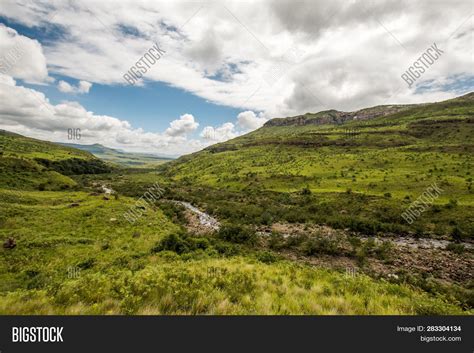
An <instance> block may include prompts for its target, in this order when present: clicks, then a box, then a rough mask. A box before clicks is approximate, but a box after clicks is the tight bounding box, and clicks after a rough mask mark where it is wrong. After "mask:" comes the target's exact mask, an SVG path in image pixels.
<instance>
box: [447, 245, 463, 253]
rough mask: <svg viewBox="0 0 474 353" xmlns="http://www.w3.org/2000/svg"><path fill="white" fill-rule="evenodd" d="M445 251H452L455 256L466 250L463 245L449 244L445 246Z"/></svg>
mask: <svg viewBox="0 0 474 353" xmlns="http://www.w3.org/2000/svg"><path fill="white" fill-rule="evenodd" d="M446 250H448V251H452V252H454V253H456V254H462V253H463V252H464V251H465V250H466V248H465V247H464V245H463V244H455V243H449V244H448V245H446Z"/></svg>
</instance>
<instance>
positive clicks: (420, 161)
mask: <svg viewBox="0 0 474 353" xmlns="http://www.w3.org/2000/svg"><path fill="white" fill-rule="evenodd" d="M378 108H379V109H381V108H380V107H378ZM304 117H306V116H304ZM304 117H303V118H304ZM308 119H309V118H308ZM300 120H301V119H300ZM300 120H299V124H303V123H304V122H303V123H302V122H301V121H300ZM310 120H311V119H310ZM290 121H291V120H290ZM473 122H474V94H469V95H467V96H464V97H460V98H457V99H454V100H450V101H446V102H441V103H434V104H428V105H419V106H409V107H408V108H406V109H401V110H400V111H398V112H396V113H393V114H388V115H381V116H379V117H374V118H372V119H370V120H360V121H359V120H348V121H346V122H345V123H343V124H340V125H334V124H323V125H318V124H309V125H288V126H273V125H274V123H273V121H270V122H269V123H267V125H269V126H265V127H263V128H261V129H259V130H256V131H254V132H252V133H250V134H247V135H244V136H242V137H238V138H236V139H233V140H230V141H227V142H224V143H220V144H217V145H214V146H211V147H209V148H207V149H205V150H203V151H201V152H197V153H195V154H193V155H189V156H184V157H181V158H179V159H178V160H176V161H173V162H170V163H167V164H166V165H163V166H162V170H163V177H164V178H165V180H166V182H167V183H172V182H174V183H175V184H174V185H173V186H172V187H171V189H172V190H174V191H175V193H176V194H178V197H179V196H180V195H179V194H181V197H183V198H185V199H188V200H190V199H196V201H199V202H200V203H201V204H203V205H204V206H205V207H206V208H207V209H208V210H209V211H211V213H214V214H216V215H217V216H219V217H223V218H225V219H230V220H232V221H238V219H240V220H241V221H242V222H245V223H257V224H258V223H260V224H262V223H265V222H267V221H268V220H270V221H279V220H284V221H288V222H315V223H319V224H321V223H325V224H330V225H331V226H333V227H337V228H351V229H353V230H355V231H361V232H364V233H368V234H375V233H377V232H380V231H383V232H393V233H407V232H409V233H412V234H413V233H416V232H417V230H420V229H421V231H422V233H423V235H425V236H428V235H429V236H448V235H449V234H450V233H451V232H452V230H453V228H454V227H458V228H459V229H460V234H462V237H463V238H472V237H473V236H474V217H473V215H474V197H473V192H474V191H473V190H472V170H474V168H473V151H474V124H473ZM278 123H279V122H278ZM348 129H349V130H350V131H351V133H350V134H348V133H347V131H348ZM353 131H356V132H357V133H356V135H354V134H353V133H352V132H353ZM433 183H436V185H437V186H438V187H439V188H440V189H442V191H443V192H442V193H441V195H440V196H439V198H437V199H435V200H434V205H433V206H432V207H428V208H427V210H426V211H425V212H424V213H423V215H422V216H421V217H418V219H417V220H416V221H415V222H413V224H408V223H407V222H406V221H405V220H404V219H403V218H402V217H401V214H402V213H403V211H404V210H405V209H406V208H408V206H409V205H410V204H411V203H412V202H413V201H415V200H416V199H417V198H418V197H419V196H421V195H422V194H423V192H424V191H425V190H426V189H427V188H428V187H429V186H430V185H431V184H433ZM197 186H198V187H200V188H197ZM262 207H263V209H264V210H265V212H261V211H260V210H262Z"/></svg>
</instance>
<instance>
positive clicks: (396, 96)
mask: <svg viewBox="0 0 474 353" xmlns="http://www.w3.org/2000/svg"><path fill="white" fill-rule="evenodd" d="M225 5H226V7H223V6H222V5H221V4H220V3H219V2H212V3H206V4H205V5H204V6H203V5H202V4H201V3H186V2H179V1H178V2H158V3H156V2H150V1H146V0H133V1H132V0H122V1H120V3H119V5H117V3H116V2H111V1H102V2H96V1H92V0H84V1H81V2H75V3H74V5H71V4H70V3H69V2H60V1H55V2H51V3H49V4H46V3H45V2H31V3H28V5H27V6H26V5H25V6H21V4H20V3H17V2H16V1H14V0H3V1H2V6H1V8H0V15H3V16H6V17H8V18H10V19H12V20H13V21H18V22H20V23H22V24H24V25H26V26H29V27H32V26H37V28H39V29H40V30H42V29H48V30H55V31H58V32H59V34H60V35H58V36H55V38H54V40H48V41H46V42H44V46H43V48H41V45H40V44H39V43H38V42H37V41H36V40H32V39H29V38H26V37H24V36H21V35H19V34H18V33H17V32H16V31H14V30H13V29H9V28H7V27H5V26H3V25H0V50H1V51H0V52H1V53H2V54H0V59H1V58H2V57H4V56H3V55H4V53H7V52H9V51H11V50H13V49H12V48H14V47H15V45H17V44H18V43H20V44H21V47H22V48H23V47H25V48H27V50H26V52H27V55H23V56H21V58H20V59H19V61H18V63H19V65H17V64H16V63H15V65H10V66H11V67H9V69H8V71H7V70H5V71H4V72H5V73H6V74H8V75H9V76H12V77H14V78H16V79H22V80H26V81H27V82H43V83H44V82H47V81H48V71H47V69H46V60H47V64H48V68H49V70H50V73H52V74H60V75H64V76H67V77H71V78H73V79H76V80H79V81H84V82H92V83H97V84H105V85H117V84H126V83H125V82H124V80H123V78H122V76H123V74H124V73H126V72H127V71H128V69H129V68H130V66H131V65H133V64H135V63H136V61H137V60H138V59H139V58H140V57H142V55H143V54H144V53H145V52H146V51H147V50H148V49H149V48H150V47H151V46H152V45H154V43H159V46H160V48H163V49H164V50H165V51H166V53H165V54H164V55H163V57H162V58H161V59H160V60H159V61H158V62H157V63H156V64H154V65H153V66H151V67H150V68H149V70H148V71H147V72H146V74H145V76H144V81H143V82H142V83H141V84H144V85H146V84H147V82H148V81H155V82H158V81H159V82H164V83H166V84H169V85H170V86H172V87H175V88H180V89H183V90H186V91H188V92H191V93H193V94H195V95H197V96H199V97H201V98H203V99H205V100H207V101H209V102H214V103H217V104H220V105H226V106H231V107H236V108H239V109H241V110H243V111H244V112H243V113H241V115H239V116H238V117H237V121H236V122H235V125H234V124H233V123H230V124H232V125H233V127H232V129H231V128H230V126H229V125H227V126H226V127H224V125H225V124H222V125H219V124H220V123H217V124H216V125H218V126H217V127H212V126H209V129H208V127H207V126H206V127H205V128H204V129H203V132H204V131H208V133H207V134H210V133H209V131H212V134H211V135H213V136H216V139H215V140H214V139H209V138H206V137H205V136H203V138H204V139H205V140H206V141H208V142H209V141H211V140H212V141H221V140H222V139H223V137H221V136H233V135H234V134H236V135H237V134H240V133H242V132H243V131H247V130H251V129H255V128H258V127H259V126H261V124H263V123H264V122H265V119H266V117H277V116H280V117H282V116H290V115H295V114H302V113H306V112H308V111H311V112H316V111H320V110H324V109H331V108H334V109H339V110H356V109H359V108H363V107H368V106H373V105H378V104H389V103H417V102H426V101H435V100H436V101H439V100H442V99H447V98H451V97H453V96H455V95H459V94H461V93H463V92H459V91H455V90H454V89H451V90H447V89H446V87H447V86H453V85H451V84H450V85H443V83H451V82H452V80H453V77H468V78H469V77H472V76H474V65H472V55H473V50H474V49H473V46H472V40H473V32H474V31H473V27H472V17H470V20H469V16H471V14H472V6H471V3H470V2H466V1H462V0H453V1H449V2H448V1H446V2H429V1H421V2H413V1H408V0H401V1H399V0H384V1H377V2H367V1H364V0H354V1H351V2H343V1H342V0H336V1H330V0H327V1H318V2H317V3H315V2H313V1H299V2H297V3H294V2H291V1H290V0H287V1H277V2H275V1H259V2H254V3H242V2H238V1H229V2H226V4H225ZM198 10H199V11H198ZM104 27H105V28H104ZM123 28H129V29H133V30H132V31H124V30H123ZM433 42H436V43H437V44H438V46H439V47H440V48H441V49H443V50H444V52H445V54H443V56H442V57H441V58H440V59H439V60H438V61H437V62H436V63H435V64H434V65H433V66H431V67H430V68H429V70H428V71H427V72H426V73H425V74H424V75H423V77H422V78H420V80H419V82H418V83H420V84H421V83H422V82H424V83H427V82H432V81H431V80H433V82H432V83H430V84H429V86H430V89H426V90H418V91H417V90H416V87H412V88H408V87H407V86H406V84H405V82H404V81H403V80H402V79H401V77H400V76H401V74H402V73H403V72H404V71H405V70H406V69H407V68H408V67H409V66H410V65H412V64H413V62H414V61H415V60H416V59H417V58H418V57H419V56H420V55H421V54H422V53H423V52H424V51H425V50H426V48H428V47H429V46H430V45H431V44H432V43H433ZM290 50H296V51H297V52H301V53H304V54H303V55H301V56H298V60H295V62H291V63H290V65H286V66H285V69H284V70H282V71H281V72H279V73H278V74H279V77H278V80H277V81H275V82H274V83H273V84H269V83H267V82H266V81H265V80H264V77H263V76H264V75H265V73H266V72H268V71H269V70H272V68H275V67H279V65H281V60H282V58H284V57H285V54H288V53H289V51H290ZM43 53H44V54H43ZM45 57H46V59H45ZM4 60H5V59H4ZM3 62H5V61H3ZM4 79H5V80H8V79H6V78H4ZM466 82H470V86H469V84H467V85H466V87H465V88H464V90H465V91H468V90H472V89H473V87H472V80H470V81H469V80H466ZM59 85H60V87H62V89H63V90H66V91H70V92H71V93H73V92H74V91H75V90H77V93H79V90H82V91H84V92H86V91H87V87H85V86H83V87H82V88H81V84H80V83H79V85H78V86H77V87H75V86H73V85H70V84H68V85H65V84H63V83H60V84H59ZM454 86H455V85H454ZM89 88H90V87H89ZM23 89H26V88H23ZM60 89H61V88H60ZM14 91H15V92H17V94H24V91H23V90H22V89H19V88H18V87H17V88H16V89H14ZM8 96H9V98H11V99H12V101H14V102H17V103H19V104H20V103H21V104H23V105H22V106H17V107H15V106H11V105H10V104H9V103H8V102H7V103H5V104H3V103H2V106H1V107H0V108H1V109H2V111H4V113H5V114H6V115H5V116H8V114H7V113H9V112H12V111H13V113H15V112H16V113H18V111H20V112H21V114H26V116H28V119H31V122H25V125H24V126H30V125H31V126H35V124H39V125H41V126H42V127H44V128H45V129H46V128H47V127H48V124H49V125H50V126H52V127H55V126H57V125H58V124H60V122H58V121H57V119H56V115H53V116H51V117H48V118H46V117H45V118H44V119H42V118H40V117H36V116H35V115H34V114H33V111H34V109H37V108H38V106H37V104H36V105H35V102H36V103H38V102H37V101H38V99H39V98H41V99H40V100H43V101H45V102H47V98H46V97H44V95H42V94H41V93H39V92H36V94H35V95H34V96H35V97H36V99H35V98H33V99H31V100H30V101H28V102H27V101H24V97H13V96H11V95H10V94H9V95H8ZM2 102H4V100H2ZM45 104H46V103H45ZM45 104H40V106H41V107H43V109H42V110H43V113H44V112H45V111H48V110H49V109H53V111H55V110H56V108H57V109H59V107H58V106H52V105H50V104H49V103H47V104H46V105H45ZM48 105H49V109H47V108H44V107H45V106H48ZM71 107H72V106H71V103H67V108H68V109H69V110H71V109H72V108H71ZM77 109H78V108H77ZM253 112H263V113H259V114H258V115H257V114H255V113H253ZM21 114H20V116H21ZM84 114H86V115H87V114H88V112H86V113H84V112H82V113H81V114H80V115H81V116H83V115H84ZM91 114H92V113H91ZM39 115H41V114H39ZM20 116H17V117H16V119H21V117H20ZM94 116H95V115H94ZM2 119H4V118H3V115H2ZM48 119H49V120H48ZM187 119H189V118H186V119H184V120H182V119H181V118H180V119H178V120H175V121H174V122H172V123H171V125H170V127H169V129H167V130H166V132H164V133H162V134H159V136H158V141H160V142H159V143H160V144H167V145H166V146H167V147H166V148H168V149H170V150H171V149H173V148H176V151H183V150H193V149H196V148H199V146H200V144H201V142H199V141H195V140H187V139H186V134H188V133H190V132H193V131H195V130H196V129H197V127H198V123H197V122H196V121H194V118H193V119H192V121H187ZM98 120H101V119H98ZM32 128H33V127H32ZM38 128H39V127H35V129H38ZM219 128H223V130H220V132H219V133H218V132H217V130H218V129H219ZM117 129H118V130H119V131H117V132H116V133H115V132H113V133H112V135H113V139H112V140H111V142H113V143H115V144H118V143H119V142H120V143H123V144H125V145H127V146H134V147H133V148H135V147H136V146H139V145H140V144H143V142H144V141H145V140H149V141H154V138H155V137H156V136H155V134H151V135H150V133H147V132H144V131H141V130H134V129H133V128H117ZM206 129H207V130H206ZM210 129H212V130H210ZM237 129H238V130H237ZM114 131H115V130H114ZM91 136H92V133H91ZM137 136H138V137H137ZM134 141H135V142H134ZM176 141H180V143H181V144H182V145H179V143H177V142H176ZM183 141H188V142H186V143H184V142H183ZM189 141H193V142H189ZM157 143H158V142H157ZM142 146H143V145H142Z"/></svg>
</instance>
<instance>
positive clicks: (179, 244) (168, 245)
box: [151, 233, 190, 254]
mask: <svg viewBox="0 0 474 353" xmlns="http://www.w3.org/2000/svg"><path fill="white" fill-rule="evenodd" d="M165 250H168V251H173V252H175V253H177V254H183V253H186V252H189V251H190V246H189V242H188V241H187V240H186V239H183V238H182V237H181V236H180V235H178V234H174V233H173V234H169V235H168V236H166V237H164V238H163V239H162V240H161V241H160V242H158V244H156V245H155V246H154V247H153V248H152V249H151V251H152V252H153V253H157V252H161V251H165Z"/></svg>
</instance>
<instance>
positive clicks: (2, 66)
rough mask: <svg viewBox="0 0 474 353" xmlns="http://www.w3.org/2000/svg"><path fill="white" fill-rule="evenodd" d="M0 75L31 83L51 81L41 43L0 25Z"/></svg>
mask: <svg viewBox="0 0 474 353" xmlns="http://www.w3.org/2000/svg"><path fill="white" fill-rule="evenodd" d="M0 53H1V54H0V73H2V74H5V75H9V76H12V77H14V78H18V79H22V80H25V81H26V82H30V83H44V82H47V81H50V80H51V78H50V77H48V70H47V68H46V58H45V56H44V54H43V50H42V47H41V45H40V43H38V42H37V41H36V40H33V39H30V38H28V37H25V36H22V35H20V34H18V32H17V31H15V30H14V29H12V28H9V27H6V26H5V25H4V24H2V23H0Z"/></svg>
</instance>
